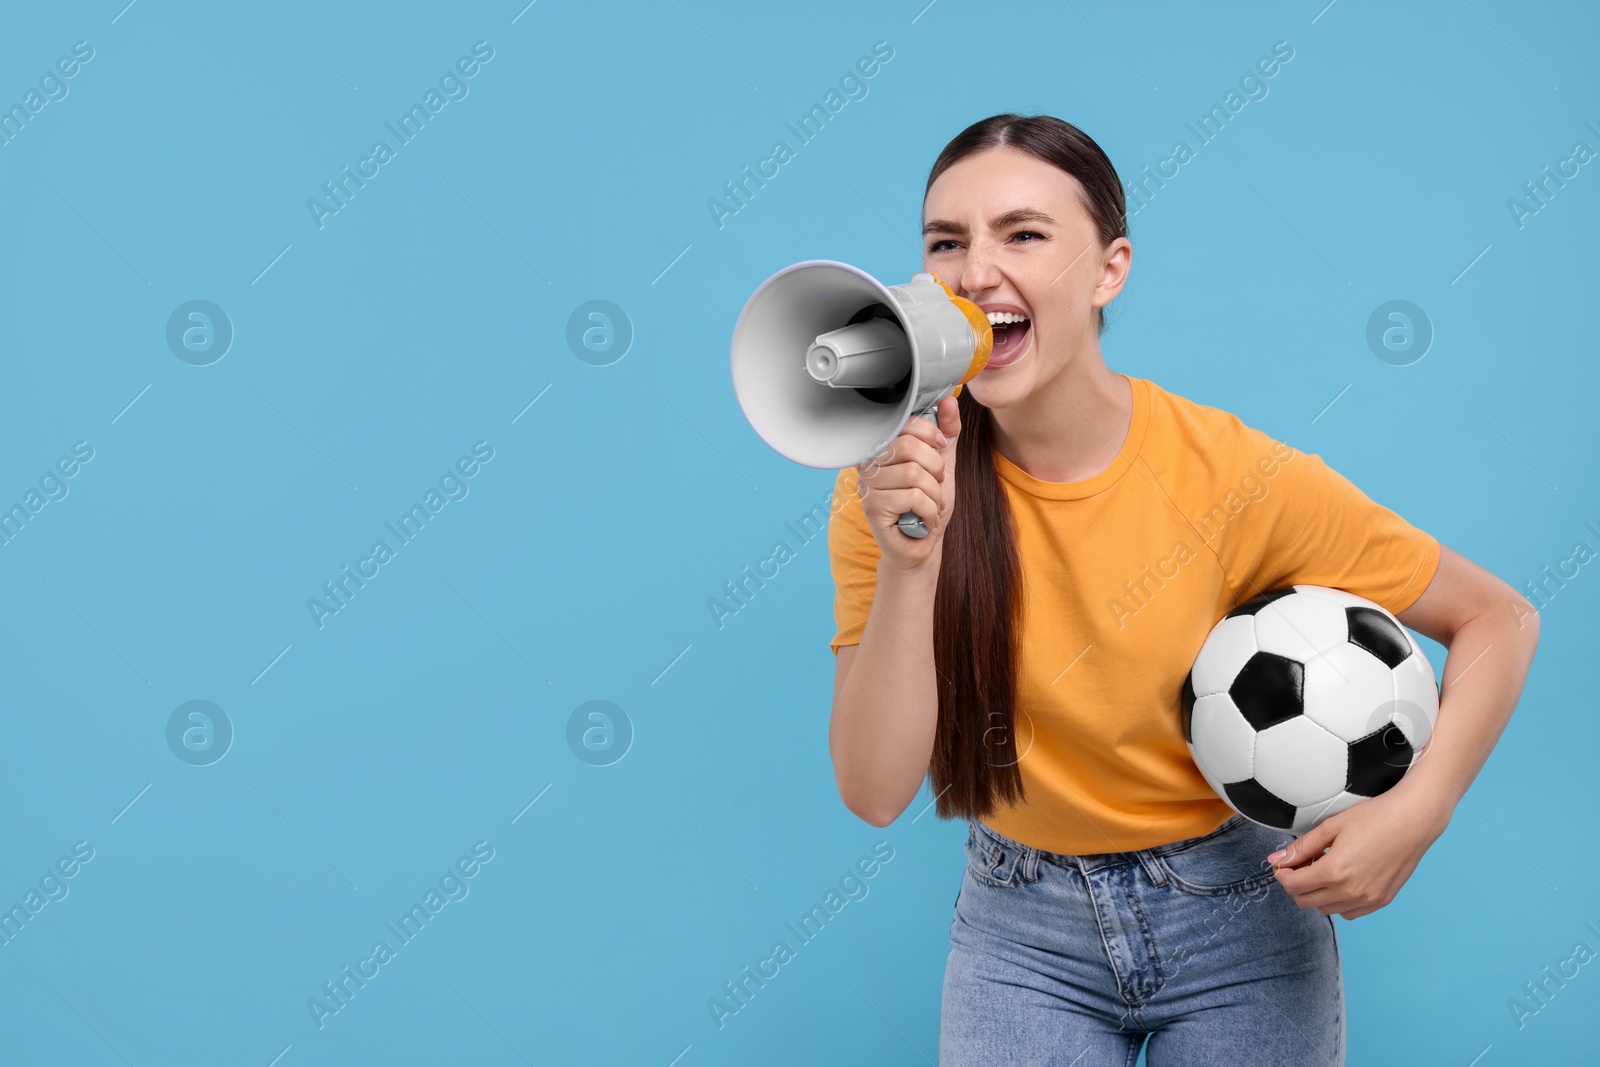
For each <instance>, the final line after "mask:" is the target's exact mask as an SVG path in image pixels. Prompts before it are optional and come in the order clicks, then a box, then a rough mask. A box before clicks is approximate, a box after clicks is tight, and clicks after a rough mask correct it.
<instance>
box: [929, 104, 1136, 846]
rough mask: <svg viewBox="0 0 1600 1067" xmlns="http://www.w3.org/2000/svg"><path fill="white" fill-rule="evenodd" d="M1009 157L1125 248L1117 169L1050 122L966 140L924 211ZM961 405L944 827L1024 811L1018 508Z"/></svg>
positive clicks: (974, 406) (941, 800) (982, 429)
mask: <svg viewBox="0 0 1600 1067" xmlns="http://www.w3.org/2000/svg"><path fill="white" fill-rule="evenodd" d="M1001 146H1011V147H1014V148H1018V149H1020V150H1022V151H1024V152H1027V153H1029V154H1030V155H1033V156H1036V157H1037V158H1039V159H1041V160H1043V161H1044V162H1046V163H1050V164H1053V165H1055V166H1057V167H1060V168H1061V169H1062V170H1064V171H1066V172H1067V173H1068V174H1070V175H1071V176H1072V177H1073V178H1075V179H1077V181H1078V184H1079V185H1080V186H1081V188H1082V194H1083V195H1082V200H1083V204H1084V208H1085V209H1086V210H1087V211H1088V213H1089V217H1090V218H1091V219H1093V220H1094V223H1095V227H1096V229H1097V230H1098V233H1099V237H1100V243H1101V247H1102V248H1104V247H1105V246H1106V245H1108V244H1110V243H1111V242H1112V241H1114V240H1116V239H1117V238H1119V237H1125V236H1127V230H1128V223H1127V214H1126V206H1125V203H1126V202H1125V200H1124V198H1123V193H1122V182H1121V181H1120V180H1119V179H1118V177H1117V172H1116V170H1115V168H1113V167H1112V166H1111V160H1109V159H1108V158H1106V154H1105V152H1103V151H1101V149H1100V146H1099V145H1097V144H1096V143H1095V142H1094V140H1093V139H1091V138H1090V137H1089V135H1088V134H1086V133H1084V132H1083V131H1082V130H1080V129H1078V128H1077V127H1076V126H1073V125H1072V124H1070V123H1067V122H1063V121H1062V120H1061V119H1058V118H1054V117H1052V116H1050V115H1033V116H1023V115H1017V114H1010V113H1008V114H1004V115H994V116H991V117H989V118H986V119H983V120H982V121H980V122H975V123H973V124H972V125H971V126H968V127H967V128H966V129H964V130H962V131H961V132H960V133H959V134H957V135H956V136H955V138H954V139H953V140H951V142H950V143H949V144H947V145H945V147H944V151H942V152H940V153H939V158H938V159H936V160H934V163H933V170H932V171H930V172H929V174H928V185H927V187H926V188H925V189H924V190H923V202H924V204H926V202H927V190H928V189H931V188H932V187H933V183H934V180H935V179H936V178H938V177H939V175H941V174H943V173H944V172H945V170H946V169H947V168H949V167H950V166H951V165H952V164H954V163H955V162H957V161H958V160H960V159H963V158H965V157H966V156H968V155H971V154H972V153H974V152H979V151H983V150H984V149H989V148H998V147H1001ZM946 280H947V281H948V280H949V279H946ZM1097 319H1098V321H1097V329H1098V330H1099V332H1101V333H1103V332H1104V331H1105V308H1104V307H1101V308H1098V309H1097ZM956 402H957V403H958V404H959V405H960V408H961V426H962V432H961V436H960V437H958V438H956V472H957V477H956V481H957V489H956V500H955V506H954V508H953V509H952V511H951V515H950V525H949V528H948V529H947V530H946V531H945V534H944V542H945V543H944V547H943V549H942V552H943V555H942V558H941V560H940V564H939V583H938V590H937V592H936V593H935V594H934V606H933V649H934V663H935V665H936V667H937V670H936V672H935V674H936V684H937V686H938V692H939V722H938V727H937V730H936V732H935V735H934V745H933V759H932V764H931V770H932V774H933V787H934V790H935V793H936V802H937V805H938V807H937V813H938V816H939V817H940V818H946V819H948V818H979V817H982V816H986V815H989V814H992V813H993V811H994V810H995V808H996V807H997V806H999V805H1000V804H1002V803H1005V804H1011V803H1016V802H1021V801H1026V799H1027V796H1026V792H1025V790H1024V789H1023V786H1022V774H1021V772H1020V771H1019V770H1018V768H1017V761H1018V760H1019V759H1020V758H1021V757H1020V755H1019V754H1018V752H1017V731H1016V722H1015V718H1016V670H1015V667H1016V654H1015V648H1016V640H1015V631H1016V626H1017V622H1018V620H1019V619H1020V617H1021V609H1022V598H1021V595H1020V594H1021V589H1020V586H1019V582H1018V579H1019V573H1020V567H1021V564H1020V560H1019V558H1018V554H1017V545H1016V539H1015V537H1014V535H1013V529H1012V521H1011V508H1010V505H1009V504H1008V502H1007V500H1006V495H1005V491H1004V489H1003V487H1002V486H1001V485H1000V478H999V475H998V474H996V472H995V469H994V460H993V458H992V457H991V454H990V450H991V448H992V447H993V442H994V425H993V420H992V418H991V417H990V414H989V409H988V408H986V407H984V406H983V405H982V404H980V403H978V402H977V401H976V400H974V399H973V397H972V393H971V391H970V390H967V389H962V390H961V393H960V395H959V396H957V397H956ZM1063 651H1065V650H1063Z"/></svg>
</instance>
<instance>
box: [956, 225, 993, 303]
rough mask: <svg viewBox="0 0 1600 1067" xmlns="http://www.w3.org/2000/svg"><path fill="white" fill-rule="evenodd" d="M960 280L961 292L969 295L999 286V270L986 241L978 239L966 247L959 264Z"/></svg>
mask: <svg viewBox="0 0 1600 1067" xmlns="http://www.w3.org/2000/svg"><path fill="white" fill-rule="evenodd" d="M960 280H961V289H962V291H963V292H966V293H971V294H977V293H981V292H983V291H985V290H987V289H993V288H994V287H995V286H997V285H999V284H1000V268H999V266H998V265H997V264H996V263H995V260H994V256H993V255H992V254H991V252H990V249H989V245H988V242H987V241H985V240H983V239H981V238H980V239H979V240H976V241H973V242H972V244H971V245H970V246H969V247H968V249H967V255H966V258H965V259H964V260H963V261H962V264H961V279H960Z"/></svg>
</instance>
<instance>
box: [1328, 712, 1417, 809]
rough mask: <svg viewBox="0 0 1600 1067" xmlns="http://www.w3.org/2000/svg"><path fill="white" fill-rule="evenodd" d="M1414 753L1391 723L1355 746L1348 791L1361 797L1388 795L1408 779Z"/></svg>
mask: <svg viewBox="0 0 1600 1067" xmlns="http://www.w3.org/2000/svg"><path fill="white" fill-rule="evenodd" d="M1413 751H1414V750H1413V749H1412V747H1411V742H1410V741H1407V740H1406V735H1405V733H1404V731H1402V730H1401V729H1400V727H1398V726H1396V725H1395V724H1394V723H1392V722H1391V723H1389V724H1388V725H1386V726H1384V727H1383V729H1381V730H1377V731H1374V732H1373V733H1370V734H1368V735H1367V736H1366V737H1363V738H1362V739H1361V740H1359V741H1354V742H1352V743H1351V745H1350V772H1349V777H1348V778H1347V779H1346V781H1345V786H1344V787H1345V789H1347V790H1348V791H1350V792H1352V793H1354V794H1356V795H1357V796H1362V797H1375V796H1377V795H1378V794H1379V793H1386V792H1388V791H1389V790H1390V789H1393V788H1394V785H1395V783H1396V782H1398V781H1400V779H1402V778H1404V777H1405V776H1406V770H1407V769H1408V768H1409V767H1410V766H1411V759H1412V756H1413Z"/></svg>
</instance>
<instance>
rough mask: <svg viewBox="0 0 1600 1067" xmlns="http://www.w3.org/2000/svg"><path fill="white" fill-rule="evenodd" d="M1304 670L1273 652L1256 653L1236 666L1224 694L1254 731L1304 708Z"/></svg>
mask: <svg viewBox="0 0 1600 1067" xmlns="http://www.w3.org/2000/svg"><path fill="white" fill-rule="evenodd" d="M1305 681H1306V669H1305V667H1304V666H1303V665H1302V664H1300V663H1298V662H1297V661H1295V660H1292V659H1289V658H1288V657H1286V656H1280V655H1278V654H1276V653H1274V652H1257V653H1256V654H1255V655H1253V656H1251V657H1250V658H1249V660H1247V661H1246V662H1245V665H1244V666H1243V667H1241V668H1239V673H1238V675H1237V676H1235V678H1234V679H1233V684H1232V685H1231V686H1229V687H1228V695H1229V696H1231V697H1232V698H1233V703H1234V706H1235V707H1237V708H1238V709H1239V712H1240V714H1242V715H1243V716H1244V717H1245V721H1246V722H1248V723H1249V724H1250V725H1251V726H1253V727H1255V728H1256V730H1257V731H1261V730H1265V729H1266V728H1267V727H1269V726H1276V725H1277V724H1278V723H1280V722H1285V721H1287V720H1289V719H1292V718H1294V717H1295V716H1296V715H1300V714H1302V713H1303V712H1304V711H1305Z"/></svg>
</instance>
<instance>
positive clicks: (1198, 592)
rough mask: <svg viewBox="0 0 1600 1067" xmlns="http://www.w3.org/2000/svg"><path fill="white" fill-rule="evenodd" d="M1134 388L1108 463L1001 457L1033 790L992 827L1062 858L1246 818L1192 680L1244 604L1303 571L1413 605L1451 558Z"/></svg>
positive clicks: (856, 603)
mask: <svg viewBox="0 0 1600 1067" xmlns="http://www.w3.org/2000/svg"><path fill="white" fill-rule="evenodd" d="M1130 382H1131V384H1132V386H1133V421H1132V425H1131V426H1130V427H1129V429H1128V436H1127V439H1126V441H1125V442H1124V443H1123V445H1122V449H1121V451H1120V452H1119V453H1118V454H1117V457H1116V459H1115V460H1113V461H1112V463H1111V465H1110V466H1109V467H1107V468H1106V469H1105V470H1104V471H1102V472H1100V473H1099V474H1097V475H1095V476H1094V477H1092V478H1085V479H1083V480H1082V481H1076V482H1047V481H1042V480H1040V479H1038V478H1035V477H1033V476H1032V475H1030V474H1028V473H1027V472H1026V471H1024V470H1023V469H1022V468H1021V467H1018V466H1017V465H1016V464H1014V463H1012V462H1011V461H1010V460H1008V459H1006V458H1005V457H1004V456H1002V455H1001V454H1000V453H999V452H993V453H992V454H993V456H994V463H995V469H996V472H997V473H998V475H999V477H1000V484H1001V485H1002V486H1004V488H1005V493H1006V497H1007V499H1008V500H1009V501H1010V504H1011V514H1012V520H1013V528H1014V531H1015V535H1016V538H1017V544H1018V548H1019V555H1020V558H1021V564H1022V565H1021V574H1020V579H1021V582H1020V584H1021V587H1022V588H1021V595H1022V601H1023V604H1022V612H1021V624H1020V629H1019V631H1018V633H1017V635H1016V641H1017V652H1018V657H1019V659H1018V672H1019V675H1018V678H1017V686H1016V701H1017V705H1016V706H1017V711H1016V730H1017V751H1018V752H1019V753H1021V754H1022V757H1021V759H1020V760H1019V762H1018V768H1019V771H1020V773H1021V775H1022V781H1023V785H1024V787H1025V789H1026V791H1027V800H1026V801H1025V802H1023V803H1021V804H1013V805H1006V806H1002V807H1000V808H997V809H996V812H995V813H994V814H993V815H991V816H990V817H988V818H986V819H985V820H984V821H985V822H986V823H988V824H989V825H991V826H993V827H994V828H995V829H996V830H998V831H1000V833H1002V834H1004V835H1006V836H1007V837H1010V838H1013V839H1014V840H1017V841H1020V842H1022V843H1023V844H1027V845H1032V846H1034V847H1036V848H1041V849H1045V850H1047V851H1050V852H1059V853H1066V854H1077V855H1083V854H1088V853H1097V852H1122V851H1131V850H1133V849H1139V848H1149V847H1152V846H1154V845H1160V844H1167V843H1170V842H1172V841H1177V840H1180V839H1183V838H1187V837H1197V836H1199V835H1201V834H1206V833H1209V832H1211V831H1212V830H1213V829H1215V828H1216V827H1217V826H1219V825H1220V824H1221V823H1222V822H1223V821H1224V820H1226V819H1227V818H1228V817H1229V816H1231V815H1232V814H1233V809H1232V808H1230V807H1229V806H1228V805H1227V804H1226V803H1225V802H1224V801H1223V800H1222V799H1221V798H1220V797H1218V796H1217V795H1216V793H1215V792H1213V791H1212V789H1211V787H1210V786H1209V785H1207V784H1206V780H1205V779H1204V778H1203V777H1202V776H1201V774H1200V771H1199V769H1198V768H1196V767H1195V764H1194V760H1193V758H1192V757H1191V756H1190V755H1189V750H1188V746H1187V745H1186V744H1185V743H1184V740H1183V725H1182V711H1181V704H1180V699H1181V698H1180V691H1181V689H1182V686H1183V681H1184V677H1185V676H1186V675H1187V674H1188V672H1189V668H1190V667H1191V666H1193V665H1194V659H1195V656H1196V655H1197V654H1198V653H1199V651H1200V646H1201V645H1202V644H1203V643H1204V642H1205V639H1206V636H1207V635H1208V634H1209V633H1210V632H1211V628H1212V627H1213V626H1215V625H1216V623H1217V622H1218V621H1219V620H1220V619H1221V618H1222V617H1223V616H1224V615H1226V614H1227V613H1228V612H1229V611H1231V610H1232V609H1233V608H1234V607H1236V606H1238V605H1239V604H1242V603H1243V602H1245V601H1246V600H1249V599H1250V598H1251V597H1254V596H1256V595H1257V594H1259V593H1264V592H1267V591H1270V590H1273V589H1278V588H1282V587H1283V586H1287V585H1293V584H1307V585H1322V586H1329V587H1332V588H1336V589H1344V590H1346V591H1348V592H1351V593H1354V594H1356V595H1357V596H1362V597H1366V598H1367V599H1368V600H1371V601H1373V602H1374V603H1377V604H1381V605H1382V606H1383V607H1385V608H1387V609H1388V610H1390V611H1391V612H1396V613H1398V612H1401V611H1404V610H1405V609H1406V608H1408V607H1410V606H1411V604H1412V602H1413V601H1415V600H1416V599H1417V597H1419V596H1421V595H1422V591H1423V590H1424V589H1426V588H1427V586H1428V583H1429V582H1430V581H1431V580H1432V579H1433V574H1434V571H1435V570H1436V569H1437V568H1438V565H1439V542H1438V541H1437V540H1436V539H1435V538H1434V537H1432V536H1431V535H1430V534H1427V533H1425V532H1423V531H1422V530H1419V529H1417V528H1416V527H1414V526H1412V525H1410V524H1409V523H1407V522H1406V521H1405V520H1404V519H1402V518H1401V517H1400V516H1399V515H1397V514H1395V513H1394V512H1393V511H1391V510H1389V509H1388V508H1386V507H1384V506H1382V505H1380V504H1378V503H1376V502H1374V501H1373V500H1371V499H1370V498H1368V497H1367V496H1366V495H1365V494H1364V493H1362V492H1361V490H1360V489H1358V488H1356V486H1354V485H1353V484H1351V482H1350V481H1349V480H1347V479H1346V478H1345V477H1344V476H1343V475H1341V474H1339V473H1338V472H1336V471H1334V470H1333V469H1332V468H1330V467H1328V466H1327V464H1325V463H1324V462H1323V461H1322V458H1321V457H1320V456H1317V455H1315V454H1312V453H1304V452H1297V451H1296V450H1294V449H1292V448H1290V447H1289V446H1288V445H1285V444H1283V443H1281V442H1279V441H1276V440H1274V439H1273V438H1272V437H1270V436H1268V435H1267V434H1265V433H1262V432H1261V431H1260V430H1256V429H1254V428H1252V427H1249V426H1246V425H1245V424H1244V423H1243V422H1241V421H1240V420H1239V419H1238V417H1237V416H1235V415H1232V414H1229V413H1228V412H1226V411H1222V410H1220V409H1218V408H1213V407H1207V406H1205V405H1203V404H1198V403H1196V402H1194V401H1192V400H1189V399H1187V398H1185V397H1182V396H1179V395H1177V394H1175V393H1169V392H1167V391H1166V390H1164V389H1162V388H1161V387H1160V386H1158V385H1156V384H1155V383H1154V382H1151V381H1147V380H1146V379H1143V378H1133V377H1131V376H1130ZM857 477H858V471H857V469H856V468H855V467H847V468H845V469H844V470H842V471H840V472H839V477H838V479H837V481H836V482H835V483H834V501H835V503H834V505H833V510H834V512H835V513H836V518H835V519H834V520H833V521H831V522H830V523H829V529H828V548H829V558H830V562H831V567H832V571H833V580H834V587H835V598H834V617H835V620H836V622H837V623H838V631H837V633H836V634H835V636H834V638H833V640H832V642H830V647H832V648H833V650H834V651H835V652H837V651H838V649H839V646H841V645H850V644H857V643H859V642H860V640H861V634H862V631H863V630H864V629H865V627H866V622H867V615H868V612H869V609H870V607H871V603H872V596H873V592H874V590H875V588H876V585H877V564H878V557H879V554H880V550H879V548H878V543H877V541H876V540H874V539H873V536H872V531H871V530H870V529H869V528H868V526H867V521H866V515H865V514H864V513H863V511H862V509H861V498H860V497H859V495H857V492H856V479H857ZM956 491H957V492H960V485H959V483H958V485H957V489H956Z"/></svg>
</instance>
